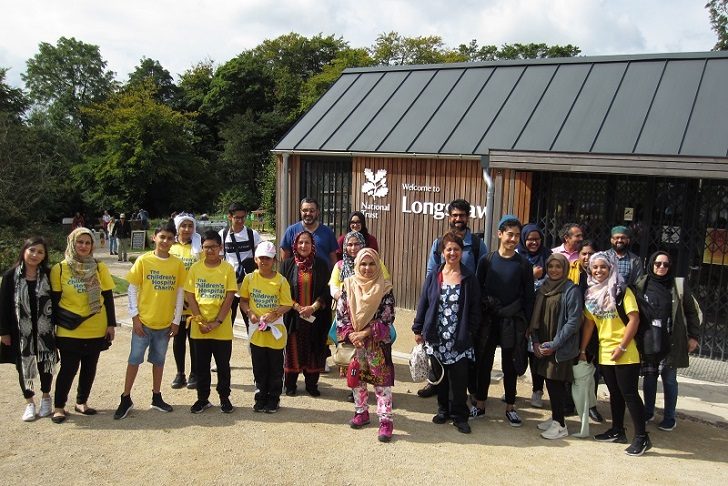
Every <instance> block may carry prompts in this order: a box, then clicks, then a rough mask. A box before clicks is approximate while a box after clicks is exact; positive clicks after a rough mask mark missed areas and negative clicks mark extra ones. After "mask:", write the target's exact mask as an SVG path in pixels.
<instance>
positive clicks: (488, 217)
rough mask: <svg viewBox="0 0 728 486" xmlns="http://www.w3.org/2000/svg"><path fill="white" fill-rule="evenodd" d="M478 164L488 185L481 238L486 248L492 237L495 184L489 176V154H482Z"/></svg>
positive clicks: (490, 243) (490, 244) (489, 244)
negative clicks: (483, 229) (483, 232)
mask: <svg viewBox="0 0 728 486" xmlns="http://www.w3.org/2000/svg"><path fill="white" fill-rule="evenodd" d="M480 165H481V167H483V180H484V181H485V185H486V186H487V187H488V193H487V195H486V199H485V234H484V235H483V239H484V240H485V242H486V244H487V245H488V249H489V250H490V247H491V246H492V243H493V242H492V241H491V240H492V239H493V200H494V198H495V185H494V184H493V178H492V177H490V156H488V155H483V156H482V157H480Z"/></svg>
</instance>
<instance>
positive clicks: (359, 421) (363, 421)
mask: <svg viewBox="0 0 728 486" xmlns="http://www.w3.org/2000/svg"><path fill="white" fill-rule="evenodd" d="M349 425H350V426H351V428H352V429H361V428H362V427H364V426H365V425H369V410H365V411H363V412H362V413H357V414H354V418H353V419H351V420H350V421H349Z"/></svg>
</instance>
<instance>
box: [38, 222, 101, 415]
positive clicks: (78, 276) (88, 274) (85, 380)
mask: <svg viewBox="0 0 728 486" xmlns="http://www.w3.org/2000/svg"><path fill="white" fill-rule="evenodd" d="M93 252H94V239H93V234H92V233H91V231H90V230H89V229H87V228H77V229H75V230H73V231H72V232H71V234H70V235H68V242H67V245H66V252H65V258H64V260H63V261H62V262H60V263H57V264H56V265H54V266H53V268H52V269H51V288H52V289H53V293H52V298H53V306H54V308H53V311H54V312H53V313H54V318H55V322H56V324H57V327H56V341H57V343H58V350H59V351H60V353H61V369H60V371H59V372H58V378H57V379H56V392H55V398H54V402H55V403H54V405H55V411H54V412H53V417H52V420H53V422H55V423H58V424H60V423H62V422H63V421H64V420H66V411H65V406H66V400H67V399H68V392H69V391H70V390H71V385H72V384H73V379H74V378H75V376H76V373H77V372H78V371H79V366H80V368H81V371H80V374H79V377H78V391H77V394H76V405H75V407H74V409H75V411H76V412H78V413H80V414H83V415H95V414H96V410H95V409H93V408H91V407H89V406H88V403H87V401H88V398H89V395H90V394H91V387H92V386H93V383H94V379H95V377H96V365H97V364H98V361H99V355H100V354H101V351H103V350H106V349H108V347H109V345H110V344H111V341H113V339H114V335H115V331H116V314H115V312H114V295H113V290H114V280H113V279H112V278H111V273H110V272H109V269H108V267H107V266H106V264H104V263H103V262H99V261H96V259H94V256H93Z"/></svg>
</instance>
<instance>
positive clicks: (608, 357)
mask: <svg viewBox="0 0 728 486" xmlns="http://www.w3.org/2000/svg"><path fill="white" fill-rule="evenodd" d="M638 311H639V309H638V307H637V301H636V300H635V298H634V294H633V293H632V291H631V290H630V289H627V292H626V294H625V295H624V312H625V313H626V314H627V315H629V313H630V312H638ZM584 315H585V316H586V317H587V319H590V320H592V321H594V323H595V324H596V326H597V329H596V330H597V332H598V333H599V364H602V365H624V364H636V363H639V362H640V353H639V351H637V344H636V343H635V341H634V339H632V340H631V341H630V342H629V344H628V345H627V351H626V352H624V353H622V356H620V357H619V359H618V360H617V361H612V352H613V351H614V349H615V348H616V347H617V346H619V345H620V343H621V342H622V338H623V337H624V330H625V329H626V327H627V326H625V325H624V322H622V319H621V318H620V317H619V314H618V313H617V311H616V310H615V311H613V312H610V313H609V314H607V315H606V316H604V317H595V316H594V315H593V314H592V313H591V312H589V310H588V309H586V308H585V309H584Z"/></svg>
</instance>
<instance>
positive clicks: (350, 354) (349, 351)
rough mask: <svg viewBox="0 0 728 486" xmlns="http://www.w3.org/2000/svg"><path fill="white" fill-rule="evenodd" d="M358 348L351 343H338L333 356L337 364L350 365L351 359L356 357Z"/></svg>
mask: <svg viewBox="0 0 728 486" xmlns="http://www.w3.org/2000/svg"><path fill="white" fill-rule="evenodd" d="M355 353H356V348H355V347H354V345H353V344H350V343H338V344H337V345H336V350H335V351H334V355H333V356H332V357H331V358H332V359H333V360H334V364H336V365H337V366H344V367H347V366H349V363H351V360H352V359H354V354H355Z"/></svg>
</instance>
